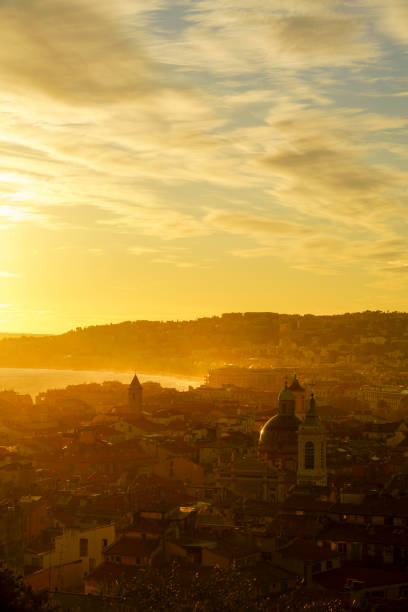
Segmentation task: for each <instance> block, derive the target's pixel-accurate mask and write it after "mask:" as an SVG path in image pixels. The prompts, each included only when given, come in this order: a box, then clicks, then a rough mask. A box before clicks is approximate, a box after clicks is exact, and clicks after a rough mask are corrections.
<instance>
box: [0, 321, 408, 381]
mask: <svg viewBox="0 0 408 612" xmlns="http://www.w3.org/2000/svg"><path fill="white" fill-rule="evenodd" d="M384 355H391V356H394V358H395V361H396V362H398V363H399V364H400V366H401V367H402V366H403V365H404V363H405V361H406V360H407V359H408V314H407V313H399V312H392V313H384V312H380V311H375V312H372V311H367V312H363V313H353V314H350V313H347V314H344V315H333V316H314V315H285V314H276V313H229V314H224V315H222V316H220V317H208V318H201V319H197V320H193V321H167V322H158V321H134V322H131V321H126V322H123V323H118V324H110V325H98V326H92V327H87V328H77V329H76V330H72V331H69V332H67V333H65V334H61V335H55V336H23V337H18V338H16V337H4V338H3V339H1V340H0V367H35V368H38V367H50V368H73V369H117V370H123V369H136V370H138V371H145V372H150V373H154V372H157V373H162V374H166V373H170V374H171V373H175V374H194V375H203V374H205V373H206V372H207V371H208V369H209V367H214V366H218V365H221V364H223V363H236V364H240V365H256V366H259V367H268V366H276V365H280V366H281V365H285V364H290V365H302V364H306V363H307V364H318V363H343V361H344V362H346V361H347V362H349V361H350V359H351V360H352V361H353V362H355V363H364V362H365V361H367V360H370V361H371V362H373V361H376V360H381V359H383V358H384Z"/></svg>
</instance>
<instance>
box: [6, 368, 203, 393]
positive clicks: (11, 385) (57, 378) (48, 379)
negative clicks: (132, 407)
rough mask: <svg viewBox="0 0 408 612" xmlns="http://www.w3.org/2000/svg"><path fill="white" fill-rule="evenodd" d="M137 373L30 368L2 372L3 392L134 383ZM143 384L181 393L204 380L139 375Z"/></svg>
mask: <svg viewBox="0 0 408 612" xmlns="http://www.w3.org/2000/svg"><path fill="white" fill-rule="evenodd" d="M133 374H134V373H133V372H109V371H96V370H45V369H44V370H34V369H28V368H0V390H3V389H14V390H15V391H18V392H20V393H30V394H31V395H32V396H35V395H37V393H40V391H46V390H47V389H61V388H64V387H66V386H67V385H80V384H82V383H91V382H97V383H101V382H103V381H104V380H118V381H119V382H122V383H130V381H131V380H132V378H133ZM137 375H138V378H139V380H140V382H146V381H147V380H151V381H154V382H158V383H160V384H161V385H162V386H163V387H174V388H176V389H178V390H179V391H183V390H185V389H188V386H189V385H191V386H192V387H197V386H199V385H200V384H202V382H203V380H201V379H199V378H195V379H186V378H175V377H173V376H159V375H157V374H139V373H138V374H137Z"/></svg>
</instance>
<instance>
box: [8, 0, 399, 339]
mask: <svg viewBox="0 0 408 612" xmlns="http://www.w3.org/2000/svg"><path fill="white" fill-rule="evenodd" d="M407 52H408V2H407V1H406V0H349V1H347V0H344V1H339V2H336V1H335V0H285V1H283V0H269V1H268V0H263V1H259V0H149V1H148V2H142V1H141V0H114V1H112V0H109V1H108V0H0V85H1V86H0V111H1V124H0V125H1V157H0V164H1V166H0V176H1V183H0V331H4V332H6V331H9V332H41V333H47V332H50V333H54V332H62V331H65V330H68V329H70V328H72V327H76V326H83V325H90V324H97V323H108V322H117V321H122V320H128V319H140V318H143V319H185V318H195V317H198V316H205V315H213V314H220V313H221V312H229V311H256V310H261V311H275V312H288V313H293V312H298V313H305V312H311V313H315V314H320V313H335V312H346V311H355V310H365V309H382V310H408V290H407V279H408V240H407V224H408V214H407V211H408V209H407V159H408V148H407V125H408V112H407V110H408V70H407V65H408V55H407Z"/></svg>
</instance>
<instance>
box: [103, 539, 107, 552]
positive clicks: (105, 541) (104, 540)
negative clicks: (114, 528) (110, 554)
mask: <svg viewBox="0 0 408 612" xmlns="http://www.w3.org/2000/svg"><path fill="white" fill-rule="evenodd" d="M107 545H108V540H107V539H106V538H103V540H102V550H103V549H104V548H106V547H107Z"/></svg>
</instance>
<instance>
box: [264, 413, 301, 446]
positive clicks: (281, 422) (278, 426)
mask: <svg viewBox="0 0 408 612" xmlns="http://www.w3.org/2000/svg"><path fill="white" fill-rule="evenodd" d="M299 424H300V420H299V419H298V418H297V416H295V415H290V414H275V416H273V417H271V418H270V419H269V420H268V421H266V423H265V425H264V426H263V427H262V429H261V433H260V434H259V444H260V445H262V446H271V445H274V444H276V442H277V441H279V440H282V441H283V439H287V438H288V437H289V438H291V439H292V438H293V441H294V442H295V443H296V440H297V430H298V427H299Z"/></svg>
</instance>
